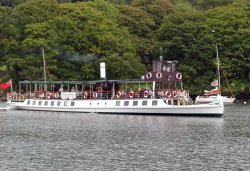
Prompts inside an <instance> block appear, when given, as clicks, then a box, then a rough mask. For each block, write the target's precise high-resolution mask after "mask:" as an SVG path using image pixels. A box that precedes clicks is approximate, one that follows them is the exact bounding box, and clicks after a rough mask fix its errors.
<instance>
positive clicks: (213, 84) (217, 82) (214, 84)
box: [211, 80, 219, 86]
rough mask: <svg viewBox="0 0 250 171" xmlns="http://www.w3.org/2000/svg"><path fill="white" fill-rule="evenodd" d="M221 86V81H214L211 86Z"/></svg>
mask: <svg viewBox="0 0 250 171" xmlns="http://www.w3.org/2000/svg"><path fill="white" fill-rule="evenodd" d="M218 84H219V81H218V80H214V81H213V82H212V83H211V86H218Z"/></svg>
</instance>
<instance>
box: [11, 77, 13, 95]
mask: <svg viewBox="0 0 250 171" xmlns="http://www.w3.org/2000/svg"><path fill="white" fill-rule="evenodd" d="M10 92H11V93H12V92H13V89H12V79H10Z"/></svg>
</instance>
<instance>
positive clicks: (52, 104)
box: [27, 100, 75, 106]
mask: <svg viewBox="0 0 250 171" xmlns="http://www.w3.org/2000/svg"><path fill="white" fill-rule="evenodd" d="M49 102H50V103H49ZM61 104H62V103H61V101H57V102H56V103H55V101H44V106H61ZM68 104H69V101H64V102H63V106H68ZM27 105H31V102H30V100H28V101H27ZM32 105H36V101H33V102H32ZM38 106H42V101H38ZM70 106H75V102H70Z"/></svg>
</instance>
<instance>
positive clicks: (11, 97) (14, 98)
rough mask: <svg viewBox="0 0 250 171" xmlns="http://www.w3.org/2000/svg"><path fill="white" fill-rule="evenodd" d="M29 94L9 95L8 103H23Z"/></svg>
mask: <svg viewBox="0 0 250 171" xmlns="http://www.w3.org/2000/svg"><path fill="white" fill-rule="evenodd" d="M28 96H29V95H28V94H27V93H24V94H23V93H15V92H14V93H7V101H12V102H23V101H24V100H25V99H27V98H28Z"/></svg>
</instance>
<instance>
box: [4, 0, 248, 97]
mask: <svg viewBox="0 0 250 171" xmlns="http://www.w3.org/2000/svg"><path fill="white" fill-rule="evenodd" d="M249 8H250V1H248V0H213V1H211V0H202V1H200V0H108V1H106V0H89V1H88V0H84V1H83V0H58V1H56V0H21V1H20V0H0V46H1V49H0V75H1V76H0V83H4V82H6V81H8V80H10V79H12V83H13V90H17V86H18V82H19V81H23V80H34V81H41V80H44V79H45V78H44V75H47V81H61V80H69V81H72V80H98V79H99V78H100V76H99V64H100V62H105V63H106V69H107V70H106V73H107V78H108V79H110V80H111V79H113V80H116V79H128V78H132V79H138V78H140V76H141V75H143V74H144V73H145V71H147V70H149V69H150V68H151V62H152V61H153V60H158V59H159V56H162V57H163V59H164V60H170V61H172V60H177V61H178V65H177V70H178V71H180V72H181V73H182V75H183V78H184V82H183V84H184V85H185V86H186V87H184V88H186V89H189V90H190V92H191V93H192V94H193V95H201V94H203V92H204V90H209V89H210V88H211V87H210V83H211V82H212V81H213V80H214V79H215V78H216V74H215V73H216V66H217V64H216V58H215V57H216V48H215V47H218V52H219V53H218V54H219V59H220V65H221V66H220V67H221V68H223V72H224V74H225V75H226V77H227V80H228V81H229V85H230V87H231V89H232V90H233V93H234V95H235V96H236V97H237V99H238V98H249V94H250V27H249V25H250V21H249V15H250V11H249ZM44 71H45V74H44ZM221 83H222V84H221V87H222V90H223V93H222V94H223V95H227V94H228V95H229V94H230V93H229V90H227V89H226V87H227V85H226V80H224V78H222V79H221ZM2 94H3V93H2ZM0 96H2V97H4V95H1V92H0Z"/></svg>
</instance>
